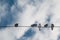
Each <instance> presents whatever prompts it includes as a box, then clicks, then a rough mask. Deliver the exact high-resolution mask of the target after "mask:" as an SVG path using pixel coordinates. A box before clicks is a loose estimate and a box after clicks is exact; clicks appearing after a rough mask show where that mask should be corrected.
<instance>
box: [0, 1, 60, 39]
mask: <svg viewBox="0 0 60 40" xmlns="http://www.w3.org/2000/svg"><path fill="white" fill-rule="evenodd" d="M6 1H7V0H6ZM6 1H3V2H4V3H2V2H1V6H0V19H1V20H0V25H13V24H15V23H16V22H17V23H18V24H19V26H22V25H23V26H30V25H31V24H33V23H35V22H36V21H37V22H38V23H41V24H42V26H43V25H44V24H46V23H48V24H49V23H50V24H51V23H54V25H55V26H58V25H60V21H59V20H60V16H59V15H60V12H59V10H60V5H59V4H60V1H59V0H17V1H14V0H9V1H7V2H6ZM11 2H12V3H11ZM2 4H3V5H2ZM13 26H14V25H13ZM3 28H4V27H3ZM3 28H2V29H1V30H0V40H59V38H58V35H59V28H57V27H55V28H54V30H53V31H52V30H51V29H50V28H41V31H39V30H38V28H32V29H33V30H31V31H32V33H31V32H30V31H29V29H30V28H31V27H18V28H15V27H6V28H5V29H3ZM29 32H30V33H29ZM29 35H31V36H29ZM32 35H33V36H32ZM27 36H28V37H27ZM57 38H58V39H57Z"/></svg>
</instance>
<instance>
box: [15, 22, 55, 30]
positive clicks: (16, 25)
mask: <svg viewBox="0 0 60 40" xmlns="http://www.w3.org/2000/svg"><path fill="white" fill-rule="evenodd" d="M14 26H15V27H38V28H39V31H40V30H41V28H42V26H41V24H39V25H37V24H32V25H31V26H18V23H16V24H15V25H14ZM44 27H45V28H47V27H48V24H45V25H44ZM50 28H51V30H53V28H54V24H51V26H50Z"/></svg>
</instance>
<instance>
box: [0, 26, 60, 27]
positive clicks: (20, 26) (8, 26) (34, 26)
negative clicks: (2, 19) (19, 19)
mask: <svg viewBox="0 0 60 40" xmlns="http://www.w3.org/2000/svg"><path fill="white" fill-rule="evenodd" d="M0 27H38V26H0ZM41 27H44V26H41ZM48 27H51V26H48ZM54 27H60V26H54Z"/></svg>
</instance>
